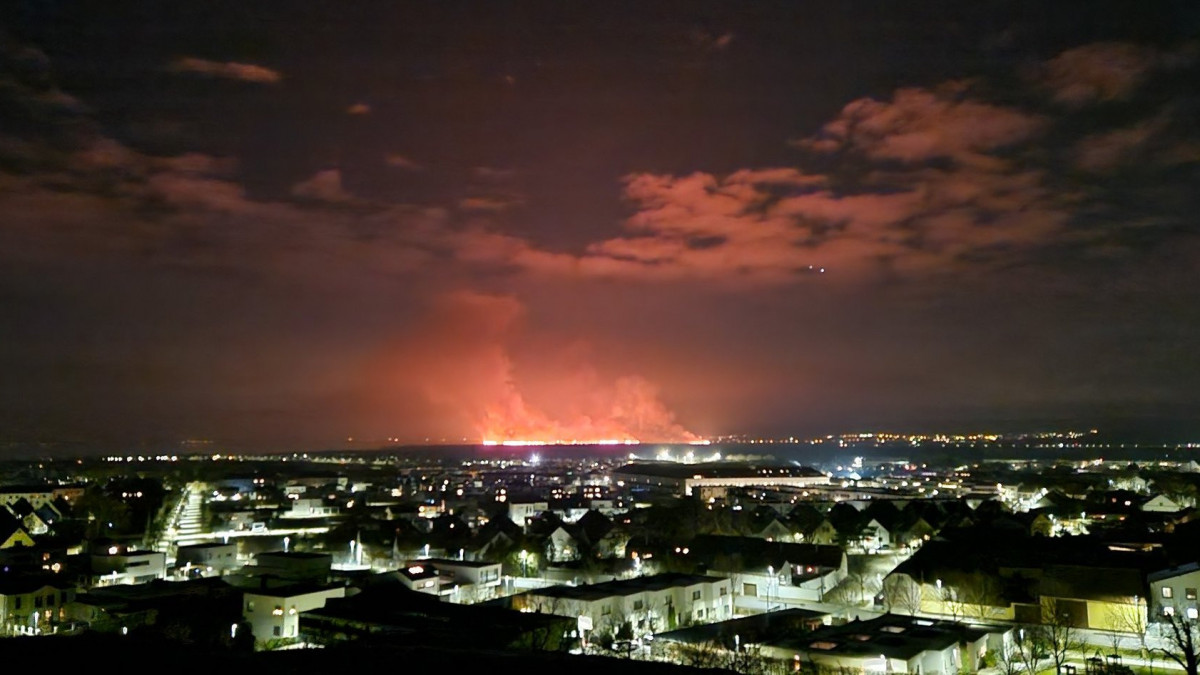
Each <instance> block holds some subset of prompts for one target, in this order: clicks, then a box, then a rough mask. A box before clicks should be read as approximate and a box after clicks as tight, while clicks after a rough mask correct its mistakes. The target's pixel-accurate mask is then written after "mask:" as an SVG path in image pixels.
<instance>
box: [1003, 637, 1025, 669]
mask: <svg viewBox="0 0 1200 675" xmlns="http://www.w3.org/2000/svg"><path fill="white" fill-rule="evenodd" d="M1024 669H1025V662H1024V659H1023V658H1022V654H1021V649H1020V648H1019V647H1018V646H1017V644H1016V643H1014V642H1009V641H1008V640H1007V639H1006V640H1005V641H1004V645H1003V646H1002V647H1001V648H1000V649H998V650H996V670H998V671H1000V675H1020V673H1021V672H1022V670H1024Z"/></svg>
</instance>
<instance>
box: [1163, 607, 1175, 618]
mask: <svg viewBox="0 0 1200 675" xmlns="http://www.w3.org/2000/svg"><path fill="white" fill-rule="evenodd" d="M1163 616H1175V608H1174V607H1171V606H1170V605H1167V606H1166V607H1163Z"/></svg>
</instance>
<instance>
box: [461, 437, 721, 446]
mask: <svg viewBox="0 0 1200 675" xmlns="http://www.w3.org/2000/svg"><path fill="white" fill-rule="evenodd" d="M641 443H642V442H641V441H639V440H637V439H636V438H627V439H602V440H595V441H574V440H573V441H562V440H558V441H536V440H521V439H508V440H503V441H498V440H491V439H484V440H483V442H482V445H484V446H487V447H495V446H507V447H525V446H542V445H641ZM711 443H712V441H710V440H708V439H705V438H700V439H695V440H690V441H687V444H688V445H710V444H711Z"/></svg>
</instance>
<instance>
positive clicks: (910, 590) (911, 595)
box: [883, 574, 923, 616]
mask: <svg viewBox="0 0 1200 675" xmlns="http://www.w3.org/2000/svg"><path fill="white" fill-rule="evenodd" d="M883 597H884V599H885V600H886V601H887V603H888V609H889V610H890V609H893V608H895V609H898V610H900V611H902V612H907V613H908V614H910V615H914V616H915V615H916V614H917V612H920V611H921V600H922V599H923V593H922V589H921V584H919V583H917V582H916V581H913V580H912V578H911V577H909V576H907V575H904V574H893V575H891V576H889V577H887V578H886V579H884V580H883Z"/></svg>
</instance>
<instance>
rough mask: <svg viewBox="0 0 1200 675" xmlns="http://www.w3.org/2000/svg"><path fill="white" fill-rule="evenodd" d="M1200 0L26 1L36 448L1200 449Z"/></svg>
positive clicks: (19, 30) (11, 138) (29, 309)
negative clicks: (998, 439)
mask: <svg viewBox="0 0 1200 675" xmlns="http://www.w3.org/2000/svg"><path fill="white" fill-rule="evenodd" d="M1197 214H1200V4H1197V3H1196V2H1194V0H1193V1H1182V2H1153V1H1151V2H1118V3H1105V2H1095V1H1088V2H1066V1H1061V2H1060V1H1057V0H1056V1H1054V2H1047V1H1044V0H1038V1H1036V2H1028V3H1019V2H987V1H983V2H962V1H957V2H891V1H886V0H879V1H875V2H850V1H840V0H839V1H838V2H822V3H817V2H807V1H796V2H745V1H743V2H733V1H730V2H722V3H711V2H699V1H686V2H682V1H681V2H661V1H655V0H644V1H641V2H630V3H622V2H562V1H556V2H491V1H482V0H478V1H474V2H452V1H449V0H437V1H434V0H429V1H425V2H368V1H363V0H353V1H345V0H343V1H330V2H303V1H296V2H267V1H251V2H247V1H246V0H236V1H232V2H212V1H209V0H205V1H204V2H196V3H176V2H147V3H126V2H93V3H79V2H65V1H63V2H53V1H44V0H42V1H36V2H35V1H28V2H26V1H22V0H10V1H9V2H6V3H3V9H0V442H8V443H36V442H43V441H44V442H60V441H71V442H81V443H96V444H122V443H124V444H135V443H151V444H154V443H159V444H175V443H179V442H182V441H185V440H188V439H207V440H213V441H215V442H216V443H219V444H224V445H229V446H237V447H243V448H262V449H279V448H297V449H298V448H306V449H307V448H323V447H335V446H338V447H341V446H346V445H347V444H351V442H350V441H348V440H347V439H350V438H353V439H354V441H353V442H352V444H353V445H357V446H362V445H372V444H383V443H387V442H388V439H399V441H401V442H405V443H415V442H423V441H425V440H426V439H430V440H433V441H442V440H446V441H455V442H458V441H463V440H466V441H468V442H476V441H479V440H483V439H489V440H505V439H529V440H594V439H627V438H638V439H640V440H642V441H646V442H649V441H684V440H691V439H694V438H697V437H711V436H714V435H719V434H755V435H758V434H761V435H770V436H781V435H782V436H786V435H792V434H795V435H811V434H825V433H835V432H840V431H861V430H883V429H888V430H895V431H928V430H943V431H972V430H992V429H999V430H1017V429H1035V428H1043V427H1060V428H1066V427H1072V428H1100V429H1102V430H1110V429H1136V430H1143V431H1147V432H1153V433H1160V432H1161V433H1164V434H1166V433H1168V432H1169V434H1171V435H1174V436H1183V437H1187V436H1189V435H1190V436H1191V438H1192V439H1200V356H1198V354H1200V302H1198V301H1200V272H1198V265H1200V216H1198V215H1197Z"/></svg>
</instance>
